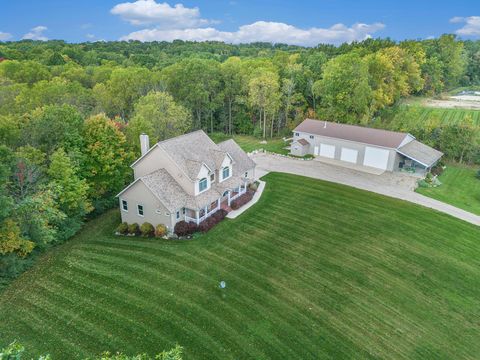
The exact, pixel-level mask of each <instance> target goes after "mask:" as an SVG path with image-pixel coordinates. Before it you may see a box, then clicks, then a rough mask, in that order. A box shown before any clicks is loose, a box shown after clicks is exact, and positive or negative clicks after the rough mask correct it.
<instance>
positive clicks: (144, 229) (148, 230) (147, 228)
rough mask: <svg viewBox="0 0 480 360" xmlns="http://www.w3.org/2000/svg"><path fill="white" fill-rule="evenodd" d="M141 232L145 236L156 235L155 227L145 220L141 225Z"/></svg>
mask: <svg viewBox="0 0 480 360" xmlns="http://www.w3.org/2000/svg"><path fill="white" fill-rule="evenodd" d="M140 232H141V233H142V235H143V236H146V237H152V236H154V235H155V228H154V227H153V225H152V224H150V223H149V222H144V223H143V224H142V226H140Z"/></svg>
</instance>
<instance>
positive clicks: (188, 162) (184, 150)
mask: <svg viewBox="0 0 480 360" xmlns="http://www.w3.org/2000/svg"><path fill="white" fill-rule="evenodd" d="M157 145H158V146H159V147H161V148H162V149H163V150H165V152H166V153H167V154H168V155H169V156H170V157H171V158H172V159H173V161H175V162H176V163H177V164H178V166H179V167H180V168H181V169H182V170H183V171H184V172H185V173H186V174H187V176H188V177H189V178H190V179H191V180H195V179H196V178H197V175H198V173H199V171H200V168H201V166H202V163H205V165H207V166H208V167H209V168H210V170H212V171H215V170H217V169H218V167H217V163H218V161H219V160H218V159H219V158H220V157H221V156H222V155H221V154H220V152H221V149H219V148H218V146H217V145H216V144H215V143H214V142H213V141H212V140H211V139H210V138H209V137H208V135H207V134H205V133H204V132H203V131H202V130H198V131H194V132H191V133H188V134H185V135H181V136H177V137H174V138H171V139H168V140H164V141H161V142H159V143H158V144H157ZM223 155H224V156H223V157H225V155H226V154H225V153H224V154H223ZM222 160H223V158H222ZM220 163H221V161H220Z"/></svg>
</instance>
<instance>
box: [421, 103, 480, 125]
mask: <svg viewBox="0 0 480 360" xmlns="http://www.w3.org/2000/svg"><path fill="white" fill-rule="evenodd" d="M467 116H471V118H472V120H473V122H474V123H475V124H478V125H480V111H479V110H465V109H435V108H429V107H424V108H423V109H422V112H421V114H420V117H419V119H418V120H419V121H420V122H427V121H428V120H430V119H439V120H440V122H441V123H448V124H460V123H462V122H463V121H464V120H465V119H466V118H467Z"/></svg>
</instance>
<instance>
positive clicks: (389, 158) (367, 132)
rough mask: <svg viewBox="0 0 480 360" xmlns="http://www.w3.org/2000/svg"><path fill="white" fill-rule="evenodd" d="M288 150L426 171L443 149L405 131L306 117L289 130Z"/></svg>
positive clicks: (392, 168) (393, 168) (373, 165)
mask: <svg viewBox="0 0 480 360" xmlns="http://www.w3.org/2000/svg"><path fill="white" fill-rule="evenodd" d="M290 153H291V154H292V155H296V156H304V155H306V154H311V155H314V156H318V157H319V158H324V159H332V160H339V161H342V162H345V163H350V164H354V165H360V166H365V167H371V168H376V169H381V170H385V171H398V170H401V169H408V170H410V171H414V172H417V173H425V172H427V171H429V170H430V169H431V168H432V167H433V166H435V164H436V163H437V162H438V161H439V160H440V158H441V157H442V155H443V153H441V152H440V151H438V150H435V149H433V148H431V147H430V146H427V145H425V144H422V143H421V142H420V141H417V140H415V137H414V136H413V135H411V134H408V133H402V132H396V131H388V130H381V129H372V128H368V127H363V126H355V125H346V124H338V123H334V122H328V121H319V120H312V119H306V120H305V121H303V122H302V123H301V124H300V125H298V126H297V127H296V128H295V129H294V130H293V141H292V144H291V147H290Z"/></svg>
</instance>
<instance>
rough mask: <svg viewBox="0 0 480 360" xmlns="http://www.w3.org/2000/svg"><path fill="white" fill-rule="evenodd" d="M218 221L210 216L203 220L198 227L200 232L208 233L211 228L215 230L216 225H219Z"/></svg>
mask: <svg viewBox="0 0 480 360" xmlns="http://www.w3.org/2000/svg"><path fill="white" fill-rule="evenodd" d="M217 222H218V221H217V220H215V218H214V217H213V216H210V217H208V218H206V219H205V220H203V221H202V222H201V223H200V224H199V225H198V231H201V232H207V231H209V230H210V229H211V228H213V227H214V226H215V225H217Z"/></svg>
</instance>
